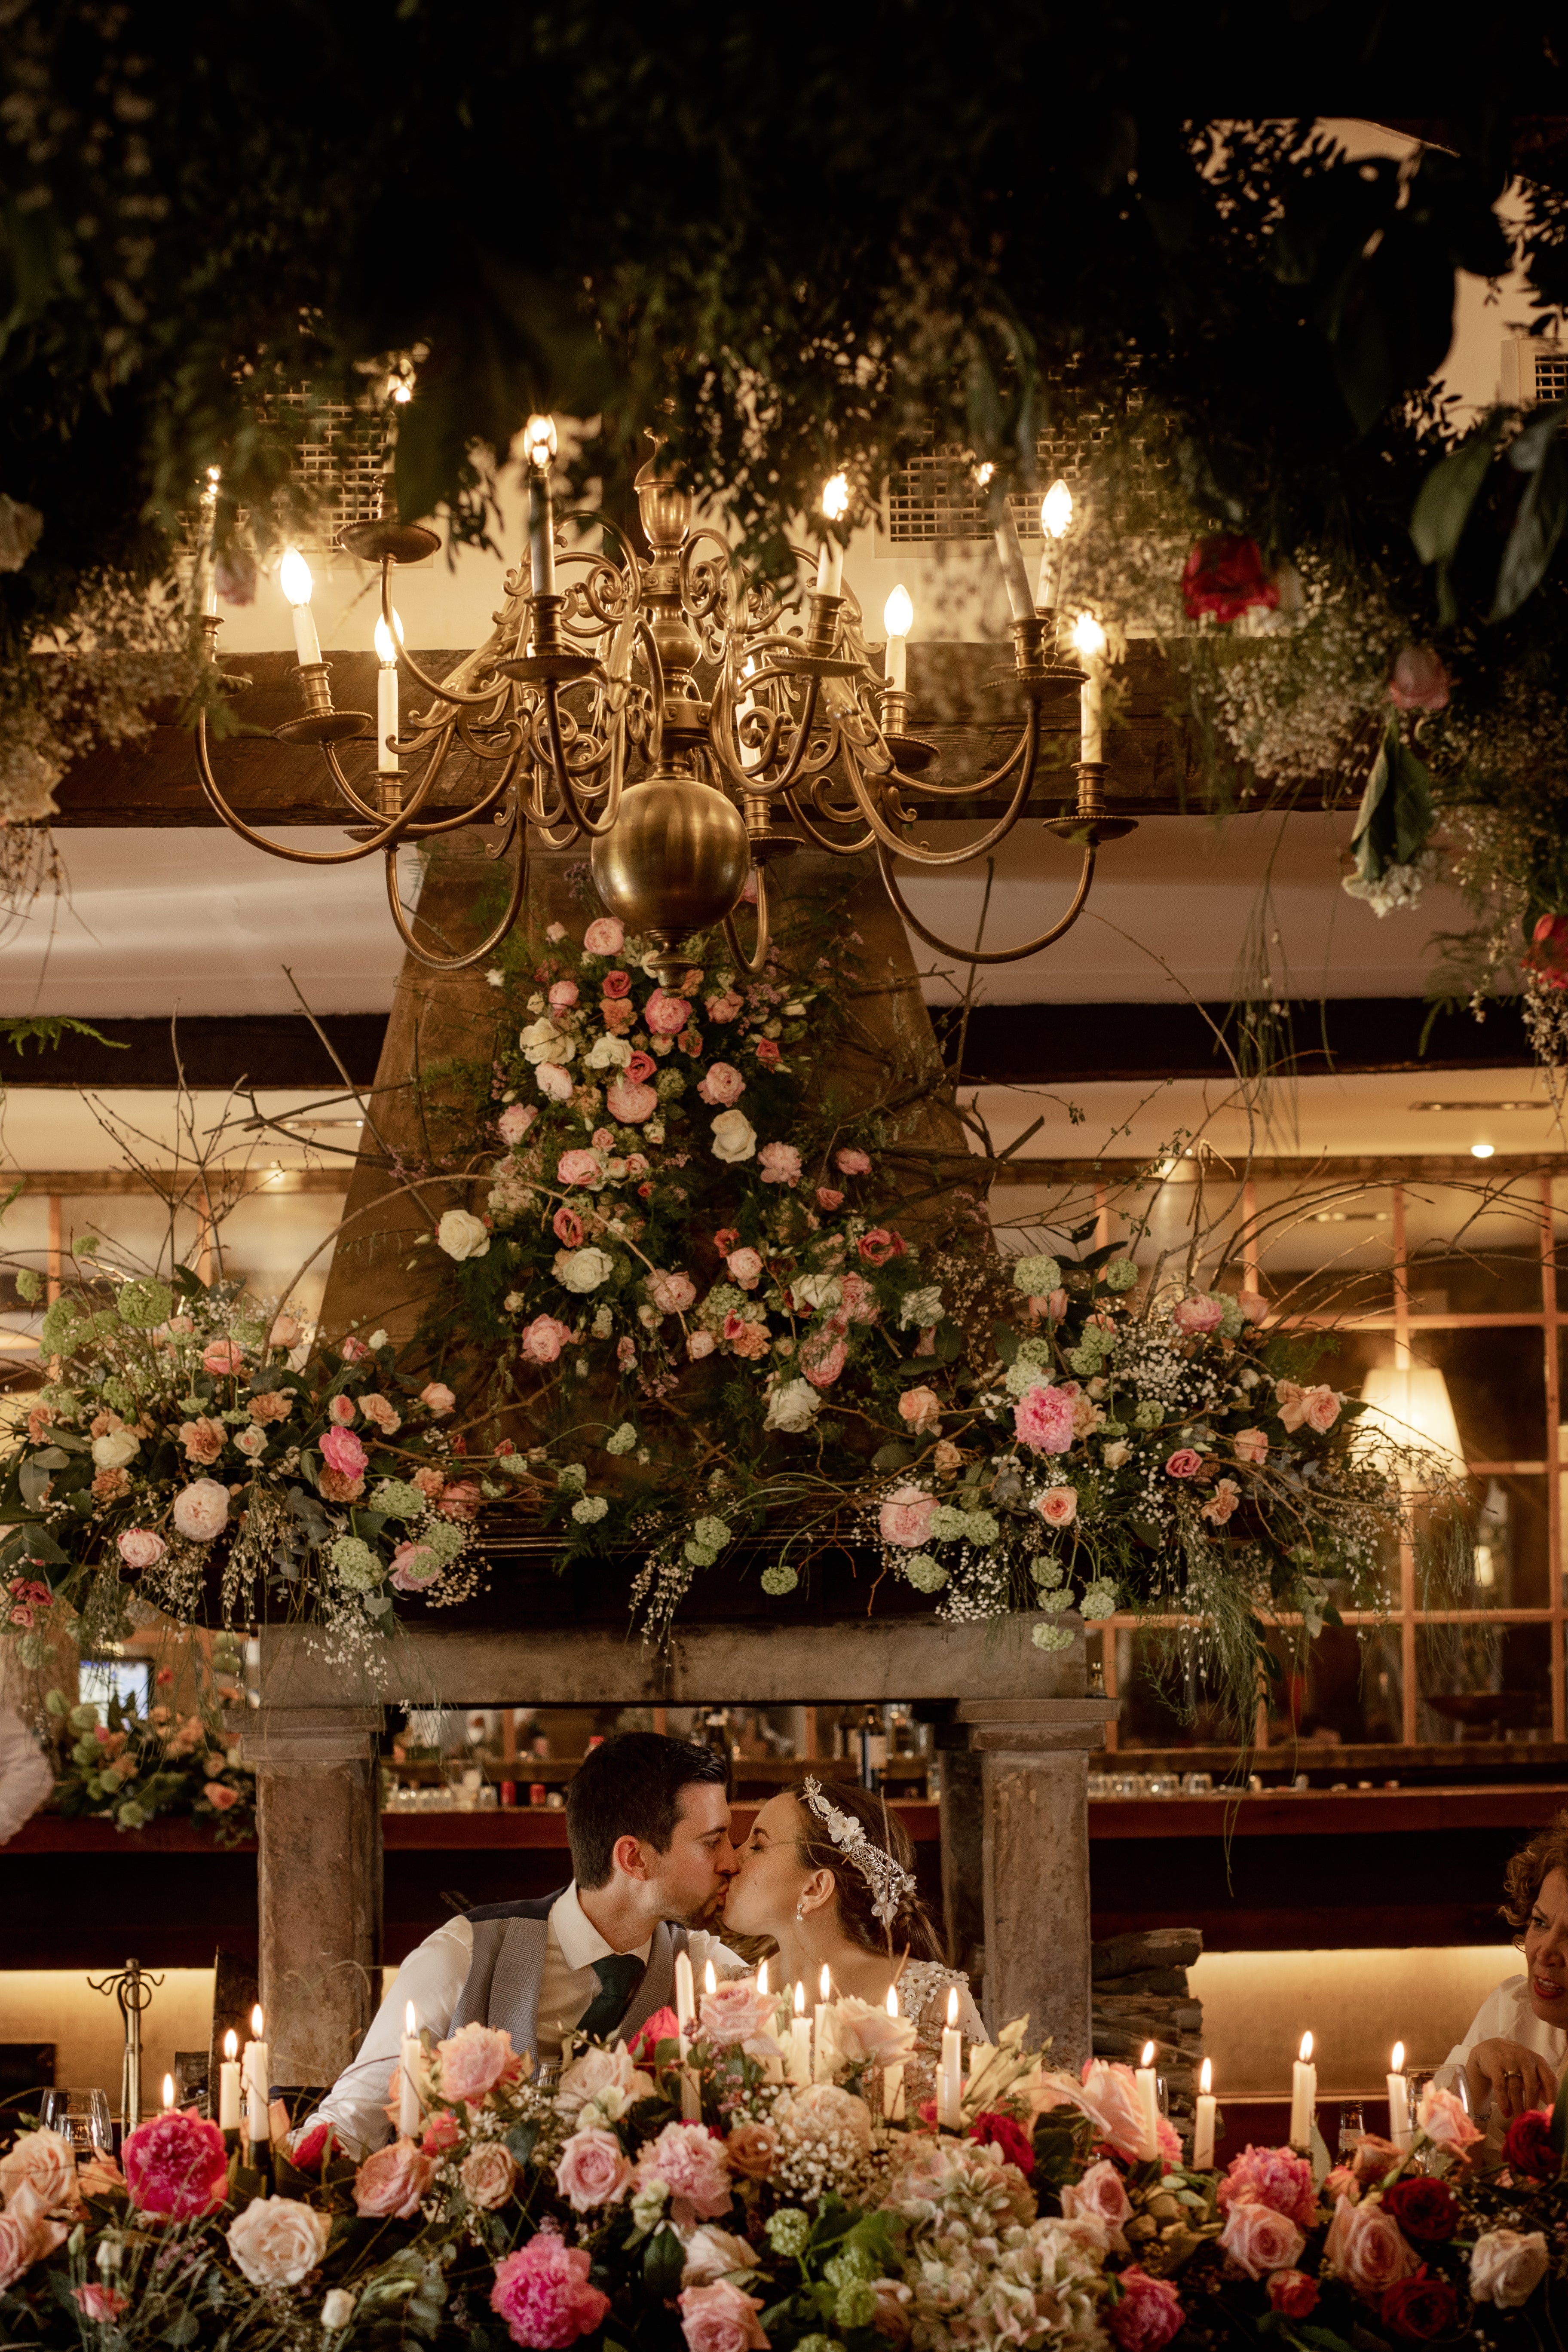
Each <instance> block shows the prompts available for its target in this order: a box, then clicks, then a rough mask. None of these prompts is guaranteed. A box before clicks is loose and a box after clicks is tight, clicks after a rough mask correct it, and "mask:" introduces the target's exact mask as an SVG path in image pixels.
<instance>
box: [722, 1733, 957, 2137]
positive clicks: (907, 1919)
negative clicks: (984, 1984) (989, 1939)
mask: <svg viewBox="0 0 1568 2352" xmlns="http://www.w3.org/2000/svg"><path fill="white" fill-rule="evenodd" d="M913 1864H914V1849H913V1847H912V1846H911V1845H910V1839H909V1833H908V1832H907V1831H906V1830H905V1828H904V1825H903V1823H902V1822H900V1820H899V1819H898V1818H897V1816H896V1815H895V1814H892V1813H890V1812H889V1811H888V1809H887V1807H886V1806H885V1805H884V1804H883V1802H882V1800H881V1799H880V1798H879V1797H876V1796H872V1795H871V1794H870V1793H869V1792H868V1790H864V1789H859V1788H856V1787H854V1786H853V1785H851V1784H848V1783H840V1782H838V1781H835V1782H834V1783H833V1792H832V1795H831V1797H829V1796H827V1795H826V1793H825V1792H824V1790H822V1789H821V1788H820V1787H819V1785H818V1784H817V1782H816V1780H809V1779H808V1780H806V1781H805V1783H804V1784H803V1786H802V1790H801V1793H800V1795H799V1796H798V1797H797V1796H796V1795H795V1793H794V1792H793V1791H792V1790H787V1789H786V1790H781V1791H780V1792H779V1794H778V1795H777V1796H776V1797H771V1798H770V1799H769V1800H768V1802H767V1803H766V1804H765V1805H764V1806H763V1809H762V1811H761V1812H759V1814H758V1815H757V1818H756V1822H755V1824H754V1826H753V1827H752V1834H751V1836H750V1837H749V1838H748V1839H747V1841H746V1843H745V1845H744V1846H743V1847H742V1860H741V1868H740V1872H739V1874H738V1875H737V1876H736V1877H734V1878H732V1879H731V1882H730V1886H729V1891H728V1894H727V1895H726V1897H725V1902H724V1926H725V1928H726V1930H732V1931H733V1932H734V1933H735V1934H736V1935H737V1936H752V1937H772V1939H773V1944H774V1945H775V1947H776V1948H777V1951H778V1967H777V1969H776V1971H775V1972H774V1978H773V1981H774V1983H775V1985H790V1984H794V1983H796V1982H799V1983H802V1984H804V1985H805V1990H806V1999H807V2000H808V2001H810V2000H815V1998H816V1988H817V1985H818V1983H819V1981H820V1979H821V1975H822V1969H823V1968H824V1965H826V1969H827V1971H828V1976H829V1979H830V1980H831V1983H832V1986H833V1989H834V1990H835V1991H836V1992H841V1993H857V1994H858V1996H859V1997H860V1999H861V2000H868V2001H875V2002H877V2003H878V2004H880V2003H881V2002H883V2001H885V2000H886V1999H887V1996H888V1988H889V1985H893V1984H896V1985H897V1986H898V1989H899V2010H900V2014H901V2015H902V2016H904V2017H907V2018H909V2019H910V2020H911V2021H912V2022H913V2023H914V2026H915V2028H916V2032H917V2036H918V2039H917V2042H916V2057H915V2059H914V2060H913V2061H912V2062H911V2064H912V2065H914V2066H915V2067H917V2068H918V2069H919V2070H920V2074H921V2075H922V2076H923V2077H924V2080H923V2082H921V2083H920V2084H918V2085H917V2084H916V2082H915V2081H914V2079H913V2078H907V2079H909V2080H910V2088H911V2089H912V2090H914V2091H915V2093H916V2095H917V2096H920V2097H924V2096H926V2095H929V2091H930V2088H931V2079H932V2077H933V2076H934V2069H935V2063H936V2060H937V2057H938V2054H939V2053H940V2051H941V2048H942V2027H943V2026H944V2025H945V2024H946V2023H947V2008H948V1993H949V1990H950V1989H951V1988H953V1987H956V1988H957V1991H958V2024H959V2026H960V2028H961V2030H962V2032H963V2035H964V2038H965V2040H967V2041H972V2042H985V2041H988V2040H989V2038H990V2037H989V2035H988V2034H987V2033H986V2031H985V2028H984V2024H983V2023H982V2021H981V2018H980V2013H979V2011H978V2010H977V2009H976V2008H975V2006H974V2002H973V1999H972V1998H971V1996H970V1991H969V1979H968V1978H967V1977H966V1976H965V1975H964V1974H963V1971H962V1969H949V1968H944V1967H943V1966H942V1960H941V1958H940V1956H939V1955H940V1949H941V1948H940V1946H939V1945H938V1943H937V1939H936V1934H935V1931H934V1929H933V1928H932V1927H931V1921H930V1919H929V1918H928V1917H927V1916H926V1914H925V1911H924V1909H923V1908H922V1907H921V1902H920V1898H919V1896H918V1895H917V1894H916V1892H915V1879H914V1868H913Z"/></svg>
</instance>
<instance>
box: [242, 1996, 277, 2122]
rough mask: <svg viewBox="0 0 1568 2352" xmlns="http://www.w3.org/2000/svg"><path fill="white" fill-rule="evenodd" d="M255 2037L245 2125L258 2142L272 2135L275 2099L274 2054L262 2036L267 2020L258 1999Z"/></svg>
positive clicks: (249, 2047)
mask: <svg viewBox="0 0 1568 2352" xmlns="http://www.w3.org/2000/svg"><path fill="white" fill-rule="evenodd" d="M250 2031H251V2035H252V2039H251V2040H250V2041H248V2042H247V2043H246V2045H245V2059H244V2066H245V2128H246V2136H247V2138H248V2139H249V2140H250V2141H251V2142H252V2144H253V2145H254V2143H255V2142H256V2141H257V2140H262V2139H268V2138H269V2137H271V2131H270V2126H269V2123H268V2112H267V2111H268V2106H269V2105H270V2104H271V2099H272V2090H271V2082H272V2053H271V2052H270V2050H268V2046H267V2044H266V2042H263V2040H262V2039H261V2037H262V2035H263V2033H264V2032H266V2031H267V2021H266V2020H265V2018H264V2017H263V2016H262V2013H261V2004H260V2002H259V2001H258V2003H257V2005H256V2007H255V2008H254V2009H253V2010H252V2011H251V2012H250Z"/></svg>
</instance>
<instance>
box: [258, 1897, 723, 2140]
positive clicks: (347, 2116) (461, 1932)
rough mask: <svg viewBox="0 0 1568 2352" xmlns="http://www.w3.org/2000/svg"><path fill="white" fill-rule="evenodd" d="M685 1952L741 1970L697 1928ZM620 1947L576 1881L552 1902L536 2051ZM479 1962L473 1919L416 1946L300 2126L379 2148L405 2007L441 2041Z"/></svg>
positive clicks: (556, 2049)
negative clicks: (581, 1897)
mask: <svg viewBox="0 0 1568 2352" xmlns="http://www.w3.org/2000/svg"><path fill="white" fill-rule="evenodd" d="M652 1943H653V1937H652V1936H651V1935H649V1936H647V1937H645V1938H644V1940H643V1942H642V1943H640V1944H638V1945H637V1946H636V1947H635V1950H636V1954H637V1958H638V1959H639V1960H641V1961H642V1962H643V1963H644V1964H645V1966H646V1964H647V1956H648V1951H649V1948H650V1947H651V1945H652ZM687 1949H688V1950H689V1953H690V1956H691V1965H692V1967H693V1969H696V1970H698V1971H699V1975H700V1971H701V1968H702V1964H703V1962H704V1961H705V1960H711V1961H712V1962H713V1965H714V1967H715V1969H718V1970H720V1971H721V1972H722V1971H724V1970H725V1969H738V1968H740V1967H741V1966H742V1962H741V1961H740V1960H738V1959H737V1958H736V1957H735V1954H734V1953H733V1952H731V1951H728V1950H726V1948H725V1947H724V1946H723V1945H722V1944H721V1942H720V1941H719V1939H718V1937H716V1936H710V1935H708V1934H706V1933H705V1932H704V1931H703V1930H702V1929H700V1928H697V1929H693V1930H692V1931H691V1932H690V1934H689V1938H688V1944H687ZM614 1950H615V1946H614V1945H613V1944H607V1943H606V1942H605V1938H604V1937H603V1936H601V1935H600V1933H599V1931H598V1929H597V1927H595V1925H594V1923H593V1921H592V1920H591V1919H590V1918H589V1916H588V1915H587V1913H586V1912H585V1911H584V1908H583V1906H582V1904H581V1903H580V1902H579V1901H578V1899H577V1888H576V1885H575V1882H574V1884H573V1885H570V1886H569V1887H568V1888H567V1889H566V1892H565V1893H564V1894H563V1895H560V1896H558V1897H557V1899H556V1901H555V1902H554V1903H553V1904H552V1906H551V1909H550V1914H549V1916H548V1918H547V1919H546V1921H545V1927H544V1966H543V1969H542V1973H541V1976H540V1980H539V2046H538V2049H537V2050H536V2052H535V2053H534V2054H535V2056H536V2057H537V2058H540V2059H554V2058H559V2057H560V2055H561V2042H562V2037H563V2034H564V2033H565V2032H566V2031H567V2030H568V2029H569V2028H570V2027H572V2026H574V2025H575V2024H576V2022H577V2021H578V2019H579V2018H580V2017H581V2016H582V2014H583V2012H584V2010H585V2009H586V2008H587V2007H588V2004H589V2003H590V2001H591V2000H593V1999H594V1996H595V1992H596V1991H597V1990H598V1979H596V1977H595V1974H594V1963H595V1960H602V1959H605V1958H608V1957H609V1956H610V1955H611V1954H612V1953H613V1952H614ZM473 1959H474V1931H473V1927H471V1925H470V1924H469V1922H468V1920H467V1919H464V1918H457V1919H449V1920H448V1921H447V1925H446V1926H445V1927H437V1930H436V1932H435V1934H434V1935H432V1936H426V1938H425V1941H424V1942H423V1943H422V1944H416V1946H415V1948H414V1949H413V1951H411V1952H410V1953H409V1955H408V1958H406V1959H405V1961H404V1963H403V1966H402V1967H401V1968H400V1969H398V1971H397V1977H396V1979H395V1983H394V1984H393V1987H392V1990H391V1991H390V1992H389V1993H387V1995H386V1996H385V1998H384V2000H383V2001H382V2004H381V2007H380V2008H379V2009H378V2010H377V2011H376V2013H375V2016H374V2020H373V2021H372V2024H371V2028H370V2032H368V2033H367V2034H366V2035H365V2037H364V2040H363V2042H362V2043H361V2044H360V2052H359V2055H358V2057H357V2058H356V2059H355V2060H354V2061H353V2064H352V2065H350V2066H345V2067H344V2069H343V2071H342V2074H340V2075H339V2076H338V2079H337V2081H336V2082H335V2083H334V2084H332V2087H331V2092H330V2093H329V2094H328V2095H327V2097H326V2098H324V2099H323V2100H322V2101H321V2105H320V2106H319V2107H318V2108H317V2110H316V2113H315V2114H314V2115H313V2116H310V2118H309V2119H308V2121H307V2122H306V2124H305V2125H303V2126H301V2129H302V2130H309V2129H310V2126H311V2125H312V2124H315V2123H317V2122H318V2121H320V2122H325V2123H330V2124H331V2126H332V2127H333V2129H334V2130H335V2131H336V2133H337V2135H338V2137H339V2138H340V2139H341V2140H343V2141H345V2142H346V2143H347V2144H348V2145H349V2146H350V2147H353V2148H355V2149H357V2150H359V2151H360V2152H362V2153H368V2152H369V2150H370V2149H372V2148H374V2147H381V2145H382V2143H383V2141H384V2140H386V2139H389V2138H390V2137H391V2136H392V2125H391V2122H390V2120H389V2118H388V2116H387V2113H386V2101H387V2089H388V2085H389V2084H390V2082H391V2079H392V2072H393V2069H394V2067H395V2065H396V2064H397V2062H398V2058H399V2056H400V2054H401V2049H402V2042H403V2028H404V2012H405V2009H406V2007H407V2004H408V2003H409V2002H410V2001H412V2002H413V2003H414V2015H415V2018H416V2021H417V2023H418V2025H419V2027H420V2028H421V2030H424V2029H425V2028H428V2029H429V2031H430V2032H431V2033H432V2034H433V2035H434V2036H435V2038H436V2040H437V2042H439V2041H441V2040H442V2039H443V2038H444V2037H445V2035H446V2034H447V2032H448V2031H449V2030H450V2027H451V2023H452V2018H453V2015H454V2013H455V2012H456V2010H457V2006H458V1999H459V1997H460V1996H461V1993H462V1990H463V1987H464V1985H465V1984H466V1983H467V1981H468V1970H469V1969H470V1968H471V1967H472V1966H473Z"/></svg>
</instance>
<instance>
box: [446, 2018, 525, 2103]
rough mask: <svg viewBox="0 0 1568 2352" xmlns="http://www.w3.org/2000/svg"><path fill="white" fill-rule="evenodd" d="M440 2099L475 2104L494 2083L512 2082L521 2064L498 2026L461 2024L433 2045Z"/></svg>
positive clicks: (508, 2038) (505, 2035) (492, 2088)
mask: <svg viewBox="0 0 1568 2352" xmlns="http://www.w3.org/2000/svg"><path fill="white" fill-rule="evenodd" d="M436 2056H437V2063H438V2064H439V2068H440V2085H441V2096H442V2097H443V2098H444V2099H447V2100H450V2101H451V2102H452V2103H453V2104H454V2105H455V2104H456V2102H457V2101H458V2100H459V2099H462V2100H463V2101H465V2102H466V2103H469V2104H475V2103H477V2102H478V2101H479V2100H480V2099H482V2098H483V2097H484V2096H485V2095H486V2094H487V2092H489V2091H493V2090H494V2089H495V2087H496V2084H498V2083H510V2082H515V2081H516V2080H517V2079H518V2077H519V2075H520V2074H521V2070H522V2061H521V2058H520V2057H519V2056H518V2054H517V2053H516V2051H515V2050H514V2049H513V2048H512V2046H511V2036H510V2033H509V2032H507V2030H506V2028H505V2027H504V2026H501V2025H462V2026H459V2027H458V2031H457V2032H456V2033H454V2034H452V2035H451V2036H450V2037H449V2038H448V2039H447V2041H445V2042H437V2044H436Z"/></svg>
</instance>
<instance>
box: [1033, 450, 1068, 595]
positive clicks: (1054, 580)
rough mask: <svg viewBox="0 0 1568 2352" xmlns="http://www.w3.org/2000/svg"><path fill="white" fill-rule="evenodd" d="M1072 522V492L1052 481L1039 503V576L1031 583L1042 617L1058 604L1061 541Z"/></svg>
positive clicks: (1061, 566) (1065, 486)
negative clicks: (1041, 540)
mask: <svg viewBox="0 0 1568 2352" xmlns="http://www.w3.org/2000/svg"><path fill="white" fill-rule="evenodd" d="M1071 522H1072V492H1071V491H1070V490H1069V489H1068V486H1067V484H1066V483H1065V482H1063V481H1059V480H1058V481H1055V482H1053V483H1052V484H1051V487H1050V488H1049V489H1048V490H1047V492H1046V495H1045V497H1044V498H1043V499H1041V500H1040V532H1041V536H1042V537H1043V538H1044V540H1045V542H1046V543H1045V545H1044V547H1042V548H1041V550H1040V576H1039V578H1038V579H1037V581H1036V583H1035V603H1036V605H1037V608H1038V610H1039V611H1040V612H1042V613H1054V612H1055V611H1056V609H1057V606H1058V604H1059V603H1060V601H1061V593H1062V572H1063V570H1064V568H1065V567H1064V565H1063V563H1062V556H1063V554H1064V552H1065V551H1064V549H1063V547H1062V541H1063V540H1064V539H1065V538H1066V537H1067V535H1068V529H1069V527H1070V525H1071Z"/></svg>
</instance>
